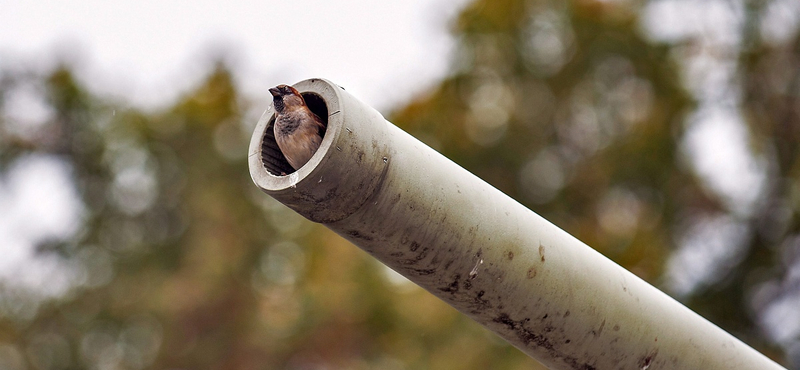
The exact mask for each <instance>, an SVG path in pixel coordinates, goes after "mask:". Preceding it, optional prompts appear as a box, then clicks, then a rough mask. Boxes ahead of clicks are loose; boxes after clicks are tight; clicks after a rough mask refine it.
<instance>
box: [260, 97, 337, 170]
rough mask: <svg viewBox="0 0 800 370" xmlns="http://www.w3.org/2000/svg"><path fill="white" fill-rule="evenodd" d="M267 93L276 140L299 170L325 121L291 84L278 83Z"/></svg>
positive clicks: (313, 148) (315, 145)
mask: <svg viewBox="0 0 800 370" xmlns="http://www.w3.org/2000/svg"><path fill="white" fill-rule="evenodd" d="M269 93H270V94H272V102H273V104H274V105H275V112H276V116H275V125H274V127H273V130H274V131H275V141H276V142H277V143H278V148H280V150H281V152H282V153H283V156H284V157H286V160H287V161H289V164H290V165H291V166H292V168H294V169H295V170H298V169H300V167H303V165H304V164H306V162H308V160H309V159H311V156H313V155H314V153H316V151H317V149H318V148H319V144H320V143H321V142H322V133H323V132H324V131H325V125H324V124H323V123H322V120H321V119H320V118H319V116H317V115H316V114H314V112H312V111H311V110H310V109H308V105H306V101H305V100H304V99H303V96H302V95H300V93H299V92H298V91H297V90H296V89H295V88H294V87H291V86H288V85H278V86H275V87H273V88H271V89H269Z"/></svg>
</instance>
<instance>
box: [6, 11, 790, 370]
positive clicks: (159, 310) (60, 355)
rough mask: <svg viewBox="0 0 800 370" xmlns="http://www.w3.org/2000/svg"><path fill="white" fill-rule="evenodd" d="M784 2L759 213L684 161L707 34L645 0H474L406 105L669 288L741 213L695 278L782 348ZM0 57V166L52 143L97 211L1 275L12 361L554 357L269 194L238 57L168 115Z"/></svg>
mask: <svg viewBox="0 0 800 370" xmlns="http://www.w3.org/2000/svg"><path fill="white" fill-rule="evenodd" d="M777 2H778V1H777V0H776V1H774V2H757V3H754V5H752V6H751V7H749V8H747V12H745V13H743V14H744V17H745V19H746V20H748V21H747V22H742V24H743V26H742V29H741V32H742V34H743V35H744V36H743V37H742V40H743V41H742V42H743V43H745V44H746V45H745V47H742V48H741V53H740V54H737V58H738V60H740V61H741V63H740V64H739V66H740V68H739V70H738V75H737V76H738V78H737V81H739V82H738V83H740V86H741V91H742V94H743V98H742V99H741V101H742V103H741V104H740V107H739V108H740V110H741V112H742V114H743V116H744V117H745V121H746V122H747V124H748V126H747V127H749V128H750V131H749V132H752V135H751V137H752V140H751V141H750V142H751V143H752V146H751V148H750V149H751V150H752V153H755V154H753V155H756V156H762V157H763V158H766V159H765V163H769V168H768V170H767V171H765V172H766V174H767V175H766V176H767V179H766V180H765V181H766V183H767V184H768V186H766V187H765V189H767V190H766V191H765V192H764V195H763V197H761V198H759V199H760V200H759V201H758V202H756V203H754V205H753V206H752V209H751V210H750V211H749V212H744V213H742V212H741V211H737V209H734V208H732V207H730V205H729V204H728V203H726V200H725V199H724V197H722V196H720V194H718V192H715V191H714V190H713V187H710V186H708V184H707V180H705V179H704V178H703V177H702V176H700V175H698V174H697V172H696V171H693V168H692V166H691V165H688V164H687V162H689V160H687V158H686V157H687V154H686V153H685V151H684V150H683V149H682V148H683V147H684V146H685V141H686V137H687V135H690V133H689V132H688V131H690V130H691V125H690V124H687V120H688V119H687V117H688V116H690V115H691V112H693V111H694V110H695V109H696V108H697V104H696V102H695V100H696V97H695V96H693V95H692V94H691V93H690V92H689V91H687V89H685V88H684V85H685V83H683V82H682V79H681V78H682V77H683V75H682V72H681V68H680V66H681V60H680V58H681V55H684V54H685V53H686V52H687V50H691V47H692V45H690V44H659V43H655V42H653V41H651V40H648V39H647V38H645V37H644V36H642V35H641V32H640V22H641V14H642V13H641V10H642V6H643V4H640V3H637V2H628V1H590V0H580V1H579V0H575V1H571V2H560V1H526V0H492V1H490V0H476V1H473V2H472V3H471V4H470V5H469V6H468V7H467V8H466V9H465V10H464V11H463V12H462V13H461V15H460V16H459V17H458V18H457V19H456V20H455V23H454V29H453V33H454V35H455V36H456V37H457V39H458V48H457V53H456V55H455V58H454V63H453V70H452V72H451V74H450V76H449V77H448V78H446V79H445V80H444V81H442V82H441V83H440V84H438V86H436V87H434V88H430V89H429V90H428V91H425V92H422V93H420V95H419V96H418V97H416V98H415V99H414V100H413V101H412V102H411V103H410V104H408V105H407V106H406V107H403V108H402V109H399V110H398V111H396V112H395V113H394V114H392V115H391V117H390V118H391V120H392V121H393V122H395V123H397V124H398V125H399V126H401V127H403V128H404V129H406V130H407V131H409V132H410V133H412V134H413V135H414V136H417V137H419V138H421V139H422V140H423V141H426V142H427V143H428V144H429V145H431V146H432V147H434V148H435V149H437V150H439V151H441V152H442V153H443V154H445V155H446V156H448V157H450V158H452V159H453V160H454V161H456V162H457V163H459V164H460V165H462V166H464V167H465V168H467V169H469V170H470V171H472V172H474V173H475V174H477V175H478V176H479V177H481V178H483V179H486V180H487V181H488V182H490V183H492V184H493V185H494V186H496V187H498V188H499V189H501V190H502V191H504V192H506V193H507V194H509V195H511V196H512V197H514V198H516V199H518V200H519V201H520V202H521V203H523V204H525V205H527V206H529V207H530V208H531V209H533V210H534V211H536V212H537V213H540V214H541V215H543V216H544V217H545V218H547V219H549V220H551V221H553V222H554V223H555V224H557V225H559V226H560V227H562V228H564V229H565V230H567V231H569V232H570V233H572V234H573V235H575V236H576V237H578V238H579V239H581V240H583V241H585V242H586V243H587V244H589V245H591V246H592V247H594V248H596V249H598V250H599V251H600V252H602V253H604V254H605V255H607V256H609V257H610V258H612V259H614V260H615V261H617V262H619V263H620V264H621V265H623V266H625V267H626V268H628V269H630V270H632V271H633V272H634V273H636V274H637V275H639V276H641V277H643V278H644V279H646V280H648V281H651V282H653V283H655V284H661V285H663V284H662V282H663V281H664V280H663V277H664V276H666V275H668V274H669V272H668V271H666V272H665V266H668V262H667V261H668V260H669V258H671V257H670V256H671V255H672V253H673V250H675V249H676V248H683V247H684V246H683V244H686V243H685V242H684V240H687V238H689V237H688V236H687V235H690V234H692V232H693V230H694V229H693V228H692V226H693V221H694V220H697V219H698V218H702V217H705V216H709V217H711V216H713V217H719V215H724V216H726V217H728V218H730V219H734V220H736V223H737V225H744V226H742V227H744V228H745V229H747V230H750V231H751V232H749V233H742V234H741V235H746V236H747V238H744V239H746V243H744V244H746V245H744V246H743V247H742V250H744V251H745V252H744V254H743V255H742V256H740V257H739V258H736V259H733V260H732V261H733V262H731V263H730V264H729V265H728V266H725V268H724V269H722V270H720V272H719V274H718V275H720V277H719V278H718V279H716V280H714V281H710V282H709V283H708V284H706V285H703V286H698V287H696V288H694V289H692V290H691V291H689V292H685V294H683V295H681V297H682V299H684V300H685V301H686V302H688V303H689V304H690V306H691V307H692V308H694V309H696V310H698V312H700V313H701V314H703V315H705V316H706V317H708V318H709V319H711V321H713V322H715V323H718V324H720V325H721V326H722V327H723V328H725V329H727V330H729V331H732V332H733V333H735V334H736V335H737V336H739V337H740V338H742V339H743V340H745V341H746V342H748V343H750V344H752V345H754V346H756V348H758V349H759V350H762V351H766V353H768V354H769V355H771V356H773V357H776V358H777V359H778V360H782V358H781V352H780V351H779V350H778V349H775V348H771V347H770V346H775V345H779V346H781V347H782V349H784V350H789V349H790V348H791V347H792V346H793V345H795V346H796V343H798V334H797V332H798V331H800V330H796V331H794V332H791V331H784V332H775V329H774V327H776V326H775V325H773V321H775V320H779V319H780V318H781V317H782V316H780V314H781V313H782V312H783V313H786V312H790V313H791V312H794V315H795V316H797V313H796V311H797V310H796V309H794V311H791V309H792V308H791V307H795V308H796V306H792V305H791V302H796V301H793V300H792V299H800V298H794V297H797V296H798V292H797V286H798V284H797V278H796V277H793V276H795V275H797V274H796V273H795V274H792V273H791V271H796V270H797V267H796V266H797V265H798V263H800V258H798V257H799V256H800V253H797V251H798V247H799V246H800V242H798V241H800V238H798V236H797V235H798V231H800V230H798V228H800V225H799V224H798V221H797V220H798V218H797V215H798V209H800V195H798V194H800V186H798V185H797V184H798V176H800V164H798V161H797V157H798V147H797V146H798V144H797V143H798V142H800V137H799V136H800V124H798V119H800V111H799V110H798V109H800V108H798V107H800V102H799V101H798V98H797V97H798V92H799V91H800V90H798V87H799V86H800V83H798V81H800V77H798V76H799V75H798V72H799V71H800V67H798V66H800V63H798V61H799V60H800V58H798V55H799V53H800V52H799V51H798V50H800V49H798V48H800V46H798V45H800V37H798V35H797V33H796V32H795V33H794V34H791V35H789V36H785V37H783V38H774V37H773V38H765V37H761V36H759V35H760V34H762V33H764V32H765V31H764V29H765V28H764V27H763V26H762V25H761V24H762V23H763V22H762V21H763V19H766V18H765V17H767V14H771V13H770V11H772V10H770V9H772V8H771V5H770V4H773V3H777ZM687 48H688V49H687ZM0 73H2V75H0V185H3V184H4V183H7V182H8V181H10V180H9V179H10V177H11V176H12V175H13V173H12V172H13V171H12V170H13V169H14V168H18V167H20V166H23V165H24V164H25V163H27V162H26V158H31V156H33V155H37V156H40V157H46V158H51V159H53V161H54V163H57V164H59V166H61V167H63V168H65V169H66V171H67V172H69V173H71V176H72V183H70V184H60V185H61V186H62V187H74V188H75V190H76V194H78V196H79V198H80V202H79V203H80V207H77V208H78V210H77V211H75V215H74V218H75V219H77V220H78V221H77V223H78V224H79V227H77V229H76V230H74V231H72V232H68V233H62V234H63V235H56V236H53V237H49V238H46V239H43V240H41V241H37V242H36V252H37V256H38V257H37V260H41V261H45V260H46V261H50V262H48V263H52V264H51V265H48V266H50V267H49V268H50V269H51V270H52V271H54V272H49V273H47V274H44V275H42V274H41V273H40V274H39V276H40V280H43V281H42V282H41V284H40V286H38V287H37V286H31V285H30V284H28V285H20V284H19V282H15V281H13V280H10V279H6V278H5V275H2V274H0V368H2V369H27V368H32V369H94V368H98V369H145V368H212V369H316V368H337V369H338V368H348V369H404V368H412V369H486V368H503V369H523V368H525V369H530V368H541V367H540V366H539V365H538V364H536V363H535V362H534V361H533V360H531V359H529V358H527V357H525V356H524V355H522V354H521V353H519V352H518V351H516V350H515V349H513V348H512V347H510V346H509V345H507V344H505V343H504V342H502V341H500V340H499V339H497V338H496V337H494V336H493V335H492V334H491V333H488V332H486V331H485V330H483V329H481V328H480V327H478V326H477V325H476V324H475V323H472V322H471V321H469V320H468V319H466V318H464V317H462V316H460V315H458V314H457V313H456V312H455V311H454V310H452V309H451V308H449V307H447V306H446V305H444V304H443V303H442V302H440V301H438V300H437V299H435V298H433V297H432V296H431V295H430V294H428V293H426V292H424V291H422V290H421V289H419V288H417V287H415V286H413V285H410V284H409V283H408V282H407V281H406V280H404V279H403V278H402V277H399V276H398V275H397V274H395V273H393V272H391V271H388V270H387V269H385V268H384V267H382V266H380V265H379V264H378V263H377V262H375V261H373V260H371V259H370V258H368V257H367V256H366V254H364V253H363V252H361V251H360V250H358V249H356V248H355V247H353V246H351V245H349V244H348V243H347V242H345V241H344V240H342V239H341V238H338V237H336V236H335V235H334V234H332V233H331V232H329V231H327V229H325V228H323V227H321V226H319V225H315V224H311V223H309V222H307V221H305V220H304V219H302V217H300V216H298V215H297V214H295V213H293V212H292V211H290V210H288V209H287V208H286V207H283V206H282V205H280V204H278V203H276V202H275V201H273V200H272V199H270V198H268V197H266V196H265V195H263V194H261V193H259V192H258V191H257V190H256V188H255V187H254V186H253V185H252V183H251V180H250V178H249V174H248V173H247V170H246V168H247V166H246V150H247V143H248V139H249V136H250V134H251V130H252V125H253V123H254V120H255V118H254V117H256V116H255V115H254V114H253V112H256V113H257V111H259V110H262V109H263V108H264V106H265V104H267V103H266V102H265V100H263V99H262V100H258V101H257V102H255V103H254V102H250V101H248V100H247V99H246V98H244V97H242V96H240V95H239V94H238V93H237V89H236V87H235V86H234V84H233V81H232V77H231V75H230V73H229V71H228V69H227V68H226V66H225V65H223V64H217V65H216V67H215V69H214V70H213V71H211V72H210V74H209V76H208V77H207V78H206V80H205V81H204V82H202V83H201V84H200V85H199V86H197V87H196V88H195V89H194V90H193V91H191V92H189V93H187V94H186V95H185V96H184V97H183V98H182V99H180V101H178V102H177V103H175V104H174V106H172V107H170V108H168V109H165V110H162V111H158V112H144V111H139V110H136V109H132V108H129V107H125V105H124V104H120V103H118V102H113V101H107V100H105V99H103V98H101V97H97V96H94V95H92V94H90V93H89V92H87V91H86V89H85V88H84V87H82V86H81V85H80V84H79V83H78V82H76V80H75V79H74V78H73V75H72V74H71V72H70V70H69V68H68V67H60V68H57V69H56V70H54V71H52V72H50V73H49V74H48V75H47V76H39V75H37V74H35V73H31V72H28V71H18V70H7V71H0ZM23 93H24V94H23ZM20 94H23V95H25V94H27V95H31V96H33V97H34V98H33V100H36V99H39V100H41V101H40V102H39V103H37V104H38V105H40V106H41V107H40V110H41V111H42V112H43V113H42V114H41V117H39V119H38V120H37V122H36V123H35V124H32V123H30V122H27V123H26V122H24V121H25V120H24V119H22V118H20V117H18V116H17V115H15V114H14V113H13V110H14V105H16V104H19V101H20V99H19V98H17V97H18V96H21V95H20ZM27 95H25V96H27ZM23 100H24V99H23ZM34 105H36V104H34ZM2 190H3V186H0V191H2ZM49 195H50V194H41V197H42V199H44V201H49V200H50V198H49ZM3 199H4V198H3V197H2V194H0V200H3ZM721 230H722V231H721V232H729V233H732V234H734V235H740V234H736V233H741V231H737V230H739V229H737V228H721ZM726 230H727V231H726ZM725 247H726V246H725V245H723V248H725ZM723 252H726V250H725V249H723ZM731 253H733V252H731ZM673 260H674V259H673ZM53 261H54V262H53ZM42 276H43V277H42ZM792 279H794V280H792ZM54 287H66V288H63V289H62V290H59V291H58V292H57V293H43V292H48V291H51V290H53V289H55V288H54ZM786 302H789V304H790V305H789V306H788V307H789V308H790V310H789V311H786V307H787V306H786V304H787V303H786ZM781 310H784V311H781ZM776 315H778V316H776ZM776 317H777V318H778V319H776ZM765 329H766V331H765ZM764 333H767V334H770V335H768V336H765V335H764ZM776 333H777V334H776ZM787 333H788V334H787ZM781 335H782V336H781ZM776 348H777V347H776Z"/></svg>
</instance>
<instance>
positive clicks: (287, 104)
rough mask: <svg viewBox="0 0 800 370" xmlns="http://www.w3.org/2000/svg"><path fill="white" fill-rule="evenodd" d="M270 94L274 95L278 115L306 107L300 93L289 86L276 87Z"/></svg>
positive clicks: (273, 100) (270, 90)
mask: <svg viewBox="0 0 800 370" xmlns="http://www.w3.org/2000/svg"><path fill="white" fill-rule="evenodd" d="M269 93H270V94H272V102H273V104H274V105H275V111H277V112H278V113H283V112H284V111H286V110H287V109H289V110H291V109H294V108H299V107H302V106H305V105H306V102H305V100H303V96H302V95H300V92H298V91H297V89H295V88H294V87H291V86H289V85H278V86H275V87H273V88H271V89H269Z"/></svg>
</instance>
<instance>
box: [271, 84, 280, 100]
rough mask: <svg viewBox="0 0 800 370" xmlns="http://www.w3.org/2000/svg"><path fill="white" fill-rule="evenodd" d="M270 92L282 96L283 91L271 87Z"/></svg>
mask: <svg viewBox="0 0 800 370" xmlns="http://www.w3.org/2000/svg"><path fill="white" fill-rule="evenodd" d="M269 93H270V94H272V96H274V97H276V98H277V97H279V96H281V91H280V90H278V89H277V88H274V87H272V88H270V89H269Z"/></svg>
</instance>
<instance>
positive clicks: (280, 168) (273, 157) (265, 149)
mask: <svg viewBox="0 0 800 370" xmlns="http://www.w3.org/2000/svg"><path fill="white" fill-rule="evenodd" d="M301 95H303V99H304V100H305V101H306V105H308V108H309V109H311V111H312V112H314V114H316V115H317V116H319V118H321V119H322V123H324V124H325V127H326V128H327V127H328V106H327V105H326V104H325V99H322V97H321V96H319V95H317V94H315V93H312V92H304V93H301ZM274 126H275V116H272V118H270V120H269V123H268V124H267V129H266V130H265V131H264V137H263V138H262V139H261V163H262V164H263V165H264V168H266V169H267V171H269V173H271V174H273V175H275V176H282V175H288V174H290V173H292V172H294V171H295V170H294V168H292V166H291V165H289V162H288V161H287V160H286V157H284V155H283V153H282V152H281V149H280V148H278V143H277V142H275V130H274V129H273V127H274ZM320 134H321V135H322V137H323V138H324V137H325V130H323V131H322V132H321V133H320Z"/></svg>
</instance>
